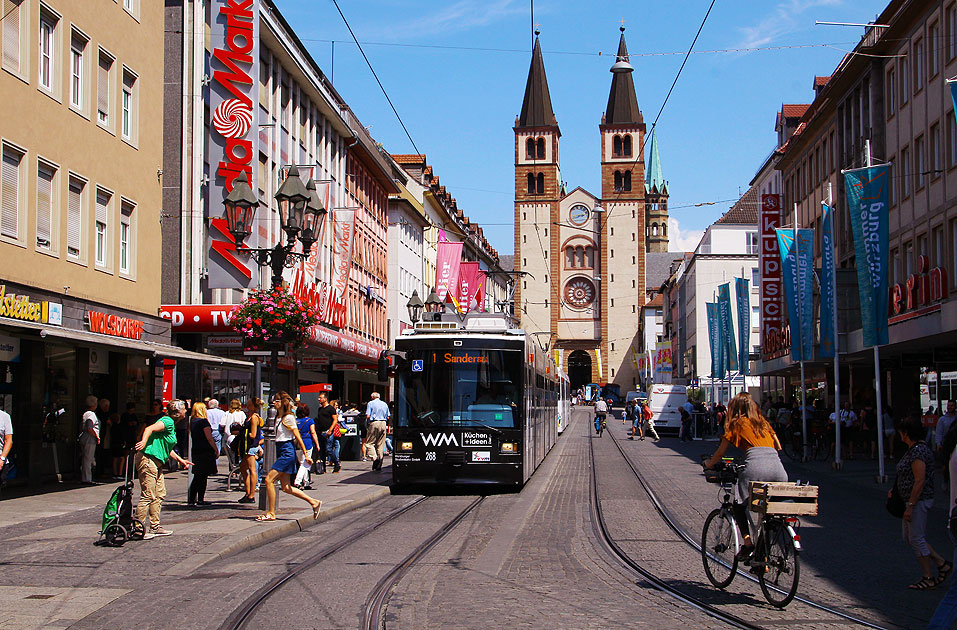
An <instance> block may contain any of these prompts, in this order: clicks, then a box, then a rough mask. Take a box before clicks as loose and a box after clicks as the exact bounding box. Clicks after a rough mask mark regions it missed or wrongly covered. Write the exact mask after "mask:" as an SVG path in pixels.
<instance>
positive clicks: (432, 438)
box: [419, 433, 459, 446]
mask: <svg viewBox="0 0 957 630" xmlns="http://www.w3.org/2000/svg"><path fill="white" fill-rule="evenodd" d="M419 435H420V436H422V441H423V442H424V443H425V445H426V446H458V445H459V441H458V440H457V439H455V435H454V434H452V433H432V434H429V435H426V434H425V433H420V434H419Z"/></svg>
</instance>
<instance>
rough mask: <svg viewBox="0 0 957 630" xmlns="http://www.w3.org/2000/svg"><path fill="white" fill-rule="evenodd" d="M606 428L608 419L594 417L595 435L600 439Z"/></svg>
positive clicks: (600, 416)
mask: <svg viewBox="0 0 957 630" xmlns="http://www.w3.org/2000/svg"><path fill="white" fill-rule="evenodd" d="M607 427H608V419H607V418H606V417H605V416H604V415H602V414H596V415H595V433H597V434H598V437H601V434H602V431H604V430H605V429H606V428H607Z"/></svg>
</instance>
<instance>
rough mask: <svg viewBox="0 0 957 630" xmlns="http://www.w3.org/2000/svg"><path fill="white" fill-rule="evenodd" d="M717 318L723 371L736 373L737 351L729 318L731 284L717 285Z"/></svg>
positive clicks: (731, 320) (732, 321)
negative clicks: (719, 323)
mask: <svg viewBox="0 0 957 630" xmlns="http://www.w3.org/2000/svg"><path fill="white" fill-rule="evenodd" d="M718 317H719V321H720V322H721V327H720V328H719V330H720V331H721V358H722V360H723V361H724V369H725V370H727V371H728V372H737V371H738V351H737V350H736V349H735V343H734V320H733V319H732V318H731V283H730V282H725V283H724V284H720V285H718Z"/></svg>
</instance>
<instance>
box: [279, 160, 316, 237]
mask: <svg viewBox="0 0 957 630" xmlns="http://www.w3.org/2000/svg"><path fill="white" fill-rule="evenodd" d="M276 201H277V202H278V203H279V220H280V221H281V222H282V229H283V230H284V231H285V232H286V235H287V236H288V237H289V241H290V242H292V241H293V240H294V239H295V238H296V235H297V234H299V231H300V230H301V229H302V221H303V216H302V215H303V213H304V212H305V210H306V203H307V202H308V201H309V191H308V190H306V185H305V184H303V183H302V178H300V177H299V169H298V168H296V165H295V164H294V165H292V166H290V167H289V173H288V174H287V175H286V179H285V180H283V182H282V185H281V186H279V190H278V191H277V192H276Z"/></svg>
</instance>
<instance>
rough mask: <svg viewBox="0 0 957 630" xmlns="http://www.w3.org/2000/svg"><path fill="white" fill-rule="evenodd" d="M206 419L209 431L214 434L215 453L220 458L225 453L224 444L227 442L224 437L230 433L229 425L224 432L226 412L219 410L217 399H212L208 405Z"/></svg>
mask: <svg viewBox="0 0 957 630" xmlns="http://www.w3.org/2000/svg"><path fill="white" fill-rule="evenodd" d="M206 419H207V420H208V421H209V429H210V432H211V433H212V434H213V442H215V443H216V447H215V451H216V457H217V458H218V457H219V454H220V453H222V452H223V442H224V441H225V440H224V439H223V437H224V436H225V435H226V433H228V429H229V425H226V427H225V428H226V431H224V430H223V425H224V424H225V423H226V412H225V411H223V410H222V409H220V408H219V401H218V400H216V399H215V398H210V399H209V402H208V403H207V404H206Z"/></svg>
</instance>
